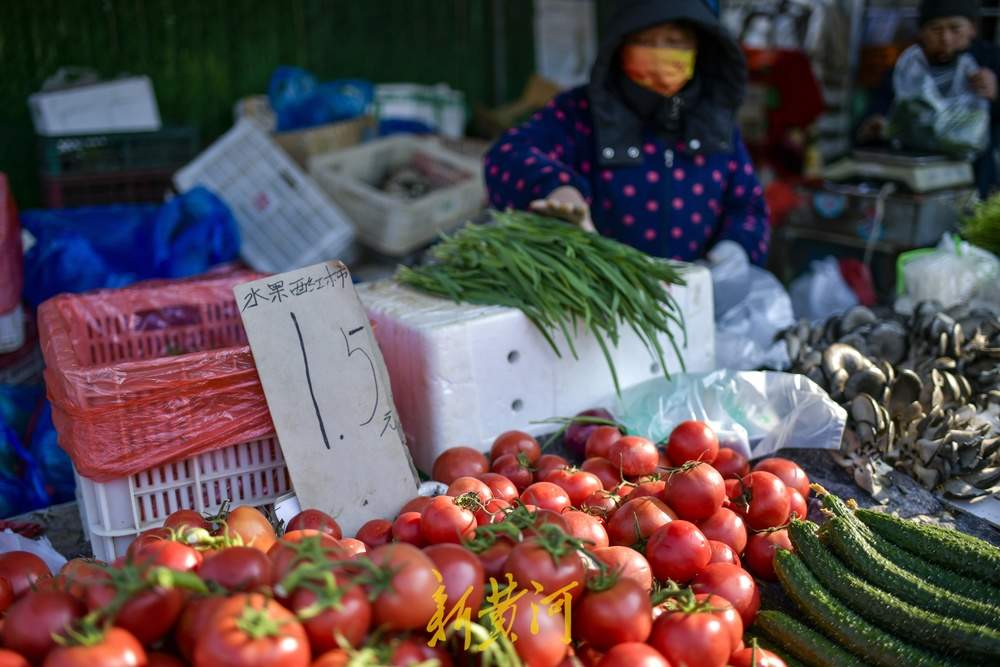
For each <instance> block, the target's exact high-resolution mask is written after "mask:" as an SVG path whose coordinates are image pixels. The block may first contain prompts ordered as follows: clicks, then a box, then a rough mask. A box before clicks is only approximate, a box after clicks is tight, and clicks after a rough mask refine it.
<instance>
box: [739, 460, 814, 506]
mask: <svg viewBox="0 0 1000 667" xmlns="http://www.w3.org/2000/svg"><path fill="white" fill-rule="evenodd" d="M753 469H754V470H755V471H757V470H763V471H765V472H769V473H771V474H772V475H774V476H775V477H777V478H778V479H780V480H781V481H782V482H784V484H785V486H788V487H791V488H793V489H795V490H796V491H798V492H799V493H800V494H802V498H803V499H806V498H808V497H809V476H808V475H806V471H805V470H803V469H802V468H801V467H800V466H799V464H798V463H796V462H795V461H789V460H788V459H781V458H770V459H764V460H763V461H758V462H757V465H755V466H754V467H753Z"/></svg>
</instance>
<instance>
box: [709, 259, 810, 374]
mask: <svg viewBox="0 0 1000 667" xmlns="http://www.w3.org/2000/svg"><path fill="white" fill-rule="evenodd" d="M708 260H709V268H710V269H711V271H712V285H713V288H714V289H713V292H714V301H715V358H716V363H717V364H718V366H719V367H720V368H729V369H732V370H753V369H756V368H762V367H768V368H779V369H780V368H786V367H787V366H788V364H789V361H790V360H789V358H788V351H787V348H786V346H785V345H784V343H775V342H774V337H775V336H776V335H777V334H778V332H780V331H783V330H785V329H787V328H788V327H790V326H792V325H794V324H795V316H794V314H793V313H792V301H791V299H790V298H789V297H788V292H786V291H785V288H784V287H783V286H782V285H781V283H780V282H779V281H778V279H777V278H775V277H774V275H773V274H771V273H770V272H768V271H766V270H764V269H761V268H759V267H756V266H753V265H752V264H750V261H749V259H748V258H747V254H746V251H745V250H744V249H743V247H742V246H741V245H739V244H738V243H735V242H733V241H722V242H720V243H719V244H718V245H716V246H715V247H714V248H712V251H711V252H710V253H709V254H708Z"/></svg>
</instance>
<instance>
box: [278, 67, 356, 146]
mask: <svg viewBox="0 0 1000 667" xmlns="http://www.w3.org/2000/svg"><path fill="white" fill-rule="evenodd" d="M267 97H268V100H269V101H270V103H271V108H272V109H274V113H275V115H276V116H277V119H278V122H277V131H278V132H288V131H290V130H301V129H305V128H307V127H316V126H317V125H326V124H327V123H336V122H338V121H342V120H350V119H351V118H357V117H358V116H361V115H363V114H365V113H366V112H367V111H368V109H369V108H370V107H371V105H372V102H373V100H374V99H375V87H374V86H373V85H372V84H371V82H369V81H365V80H363V79H340V80H337V81H331V82H329V83H319V82H318V81H317V80H316V77H314V76H313V75H312V74H310V73H309V72H307V71H306V70H304V69H302V68H300V67H279V68H278V69H276V70H275V71H274V73H273V74H272V75H271V81H270V83H269V84H268V87H267Z"/></svg>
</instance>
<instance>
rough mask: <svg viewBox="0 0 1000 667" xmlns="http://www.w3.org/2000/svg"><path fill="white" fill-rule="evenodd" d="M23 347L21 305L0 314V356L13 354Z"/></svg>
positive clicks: (22, 313)
mask: <svg viewBox="0 0 1000 667" xmlns="http://www.w3.org/2000/svg"><path fill="white" fill-rule="evenodd" d="M22 345H24V311H22V310H21V305H20V304H18V305H16V306H14V310H12V311H10V312H7V313H0V354H3V353H4V352H13V351H14V350H16V349H18V348H20V347H21V346H22Z"/></svg>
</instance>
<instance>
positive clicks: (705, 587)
mask: <svg viewBox="0 0 1000 667" xmlns="http://www.w3.org/2000/svg"><path fill="white" fill-rule="evenodd" d="M691 587H692V588H693V589H694V592H695V593H710V594H712V595H718V596H719V597H721V598H724V599H726V600H728V601H729V603H730V604H731V605H733V608H734V609H735V610H736V612H737V613H738V614H739V615H740V619H741V620H742V621H743V625H744V626H745V627H748V628H749V627H750V626H751V625H752V624H753V621H754V619H755V618H757V610H758V609H759V608H760V591H758V590H757V584H756V583H754V580H753V577H751V576H750V574H749V573H748V572H747V571H746V570H744V569H743V568H742V567H740V566H739V565H732V564H730V563H713V564H710V565H709V566H708V567H706V568H705V569H704V570H702V571H701V572H699V573H698V574H697V575H696V576H695V578H694V580H693V581H692V582H691Z"/></svg>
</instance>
